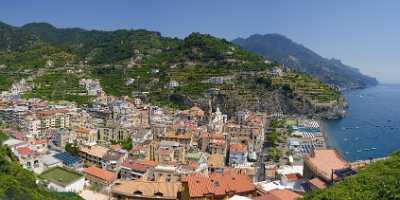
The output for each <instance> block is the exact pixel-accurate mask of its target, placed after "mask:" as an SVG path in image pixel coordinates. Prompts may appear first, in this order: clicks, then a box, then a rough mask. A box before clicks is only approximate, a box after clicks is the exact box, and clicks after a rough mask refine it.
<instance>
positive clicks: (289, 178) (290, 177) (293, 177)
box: [282, 173, 301, 182]
mask: <svg viewBox="0 0 400 200" xmlns="http://www.w3.org/2000/svg"><path fill="white" fill-rule="evenodd" d="M299 179H301V175H300V174H298V173H292V174H285V175H283V177H282V180H286V181H289V182H292V181H297V180H299Z"/></svg>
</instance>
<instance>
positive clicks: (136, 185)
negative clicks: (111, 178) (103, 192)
mask: <svg viewBox="0 0 400 200" xmlns="http://www.w3.org/2000/svg"><path fill="white" fill-rule="evenodd" d="M180 197H181V184H180V183H179V182H158V181H145V180H131V181H119V182H116V183H115V184H114V185H113V186H112V188H111V199H112V200H140V199H143V200H153V199H164V200H176V199H181V198H180Z"/></svg>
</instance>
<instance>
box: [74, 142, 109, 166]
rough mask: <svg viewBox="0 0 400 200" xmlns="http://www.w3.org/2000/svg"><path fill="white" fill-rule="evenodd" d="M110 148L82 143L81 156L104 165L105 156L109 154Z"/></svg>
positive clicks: (87, 160)
mask: <svg viewBox="0 0 400 200" xmlns="http://www.w3.org/2000/svg"><path fill="white" fill-rule="evenodd" d="M108 150H109V149H108V148H106V147H103V146H99V145H80V146H79V157H81V158H82V159H83V160H84V161H86V162H89V163H91V164H94V165H97V166H102V163H103V162H104V160H103V157H104V156H105V155H106V154H107V152H108Z"/></svg>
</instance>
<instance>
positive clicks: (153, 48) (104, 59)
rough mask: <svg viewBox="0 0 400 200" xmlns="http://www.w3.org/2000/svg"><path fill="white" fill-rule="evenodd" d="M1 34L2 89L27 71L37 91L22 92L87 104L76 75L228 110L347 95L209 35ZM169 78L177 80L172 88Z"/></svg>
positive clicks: (112, 89) (157, 97) (116, 91)
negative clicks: (276, 71)
mask: <svg viewBox="0 0 400 200" xmlns="http://www.w3.org/2000/svg"><path fill="white" fill-rule="evenodd" d="M1 30H3V32H2V31H1ZM15 34H18V35H21V34H22V35H23V37H22V36H21V37H14V35H15ZM0 36H2V37H0V40H1V38H2V40H1V41H0V44H1V45H0V66H1V67H0V76H1V77H2V78H3V79H2V80H1V81H0V90H6V89H8V88H9V87H10V86H11V84H12V83H13V81H15V80H19V79H21V78H27V79H28V80H29V82H30V83H31V84H32V85H33V90H32V91H30V92H27V93H26V94H25V97H40V98H44V99H48V100H51V101H57V100H70V101H75V102H77V103H78V104H86V103H89V102H90V99H91V98H87V97H83V96H81V95H79V93H81V92H82V90H83V88H82V87H81V86H79V84H78V82H79V80H80V79H81V78H95V79H99V80H100V84H101V86H102V87H103V89H104V91H105V92H106V93H107V94H109V95H113V96H132V94H140V93H141V92H145V94H146V101H149V102H151V103H153V104H156V105H161V106H170V107H174V108H186V107H188V106H191V105H193V104H195V103H196V104H200V105H201V106H202V107H207V105H208V101H212V102H213V105H219V106H221V107H222V108H223V109H224V111H226V112H234V111H236V110H237V109H239V108H240V109H243V108H248V109H250V110H260V111H270V112H273V111H283V112H288V113H315V112H325V111H326V110H329V108H328V109H325V110H324V109H320V108H319V107H318V106H315V105H319V103H330V107H333V106H331V105H339V107H340V104H341V102H342V99H341V97H340V94H339V93H338V92H337V91H336V90H335V89H332V88H329V87H327V86H326V85H324V84H323V83H321V82H320V81H317V80H315V79H312V78H309V77H308V76H307V75H302V74H297V73H294V72H292V74H297V75H296V76H295V77H296V79H297V78H299V77H303V78H300V79H301V80H300V79H299V81H297V80H294V79H293V76H292V75H290V76H283V77H279V78H277V77H275V76H273V75H272V73H271V72H272V69H273V67H275V66H278V64H277V63H268V64H267V63H265V62H264V58H263V57H261V56H258V55H256V54H254V53H250V52H249V51H246V50H243V49H242V48H240V47H238V46H236V45H234V44H233V43H231V42H228V41H226V40H224V39H219V38H216V37H213V36H211V35H207V34H200V33H192V34H190V35H189V36H187V37H186V38H185V39H177V38H169V37H163V36H161V34H160V33H157V32H153V31H146V30H117V31H86V30H83V29H79V28H66V29H58V28H55V27H53V26H51V25H49V24H45V23H32V24H27V25H25V26H22V27H12V26H9V25H6V24H0ZM15 44H18V45H20V44H25V48H24V49H19V48H15V46H18V45H15ZM28 44H29V45H28ZM8 47H10V48H8ZM11 47H13V48H11ZM275 79H276V80H275ZM215 80H217V81H215ZM218 80H219V81H218ZM221 80H222V81H221ZM260 80H262V81H260ZM171 82H176V85H175V86H174V87H169V83H171ZM127 83H129V84H127ZM272 83H273V84H272ZM288 83H290V84H288ZM288 89H289V90H288ZM305 90H307V91H306V92H304V91H305ZM210 91H213V92H212V94H211V93H210ZM274 104H279V106H278V107H276V106H273V105H274ZM321 105H322V104H321Z"/></svg>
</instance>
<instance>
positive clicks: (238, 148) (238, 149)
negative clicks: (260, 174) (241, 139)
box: [229, 144, 247, 153]
mask: <svg viewBox="0 0 400 200" xmlns="http://www.w3.org/2000/svg"><path fill="white" fill-rule="evenodd" d="M229 149H230V151H231V152H232V153H243V152H246V151H247V149H246V146H245V145H243V144H231V145H230V147H229Z"/></svg>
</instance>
